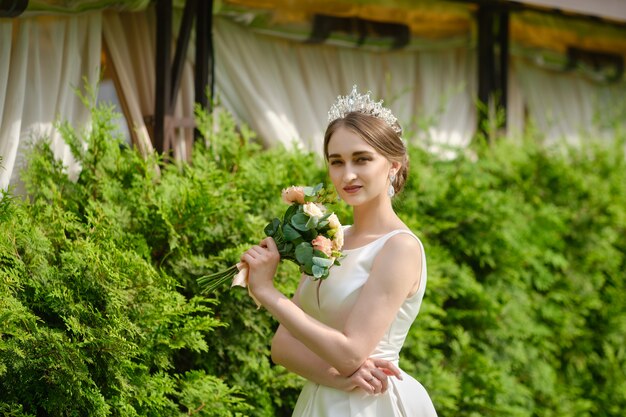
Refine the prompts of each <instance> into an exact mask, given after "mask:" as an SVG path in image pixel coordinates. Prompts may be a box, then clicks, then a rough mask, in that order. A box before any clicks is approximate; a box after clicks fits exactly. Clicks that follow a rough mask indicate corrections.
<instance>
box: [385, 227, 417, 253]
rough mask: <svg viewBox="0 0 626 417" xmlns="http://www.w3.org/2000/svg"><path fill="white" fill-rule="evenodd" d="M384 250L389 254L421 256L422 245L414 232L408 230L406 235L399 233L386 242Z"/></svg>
mask: <svg viewBox="0 0 626 417" xmlns="http://www.w3.org/2000/svg"><path fill="white" fill-rule="evenodd" d="M383 250H385V252H387V253H398V254H402V255H407V254H411V255H413V256H416V255H421V253H422V245H421V244H420V242H419V240H418V239H417V237H416V236H415V235H413V234H412V232H411V231H410V230H408V229H406V233H397V234H395V235H394V236H391V237H390V238H389V239H387V242H385V245H384V246H383Z"/></svg>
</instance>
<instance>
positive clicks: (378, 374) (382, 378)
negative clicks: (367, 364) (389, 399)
mask: <svg viewBox="0 0 626 417" xmlns="http://www.w3.org/2000/svg"><path fill="white" fill-rule="evenodd" d="M372 375H373V376H374V377H375V378H376V380H377V381H379V382H380V385H381V386H380V392H381V393H383V392H385V391H387V388H388V387H389V378H388V377H387V374H385V373H384V372H383V371H381V370H379V369H376V370H373V371H372Z"/></svg>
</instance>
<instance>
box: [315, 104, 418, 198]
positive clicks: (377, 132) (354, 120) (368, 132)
mask: <svg viewBox="0 0 626 417" xmlns="http://www.w3.org/2000/svg"><path fill="white" fill-rule="evenodd" d="M340 127H345V128H346V129H348V130H350V131H352V132H354V133H356V134H357V135H359V136H360V137H361V138H362V139H363V140H364V141H365V142H366V143H367V144H368V145H370V146H371V147H372V148H374V149H376V151H377V152H378V153H380V154H381V155H382V156H384V157H385V158H387V159H388V160H389V161H392V162H399V163H400V164H401V166H400V169H399V170H398V172H397V173H396V178H395V180H394V181H393V182H392V184H391V185H393V188H394V190H395V192H396V194H397V193H399V192H400V191H402V189H403V188H404V184H405V183H406V179H407V177H408V175H409V156H408V155H407V152H406V147H405V146H404V143H403V142H402V139H400V135H399V134H397V133H396V132H395V131H394V129H393V128H392V127H391V126H389V125H388V124H387V123H386V122H385V121H384V120H382V119H379V118H377V117H374V116H371V115H368V114H364V113H360V112H350V113H348V114H346V115H345V117H343V118H340V119H336V120H333V121H332V122H331V123H330V124H329V125H328V127H327V128H326V133H325V134H324V157H325V158H326V160H328V142H330V138H331V137H332V135H333V133H335V132H336V131H337V129H339V128H340Z"/></svg>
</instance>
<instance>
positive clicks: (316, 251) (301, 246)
mask: <svg viewBox="0 0 626 417" xmlns="http://www.w3.org/2000/svg"><path fill="white" fill-rule="evenodd" d="M282 198H283V201H284V202H285V203H287V204H289V208H287V211H286V212H285V214H284V215H283V216H282V220H281V219H279V218H275V219H273V220H272V221H271V222H270V223H269V224H268V225H267V226H265V234H266V235H267V236H271V237H272V238H273V239H274V241H275V242H276V246H277V247H278V252H279V253H280V259H281V261H283V260H288V261H292V262H294V263H295V264H296V265H298V266H299V267H300V271H301V272H302V273H304V274H307V275H309V276H311V277H313V278H314V279H325V278H327V277H328V273H329V270H330V268H331V267H332V266H333V265H339V260H340V259H341V257H342V254H341V247H342V246H343V229H342V227H341V223H339V219H338V218H337V215H335V213H332V212H329V211H328V210H327V209H326V207H325V206H324V203H328V202H330V198H329V193H328V192H327V190H326V189H324V186H323V184H321V183H320V184H318V185H316V186H315V187H297V186H292V187H289V188H286V189H284V190H283V191H282ZM229 281H230V282H232V284H231V286H235V285H238V286H241V287H246V286H247V283H248V266H247V264H246V263H245V262H239V263H237V264H236V265H233V266H231V267H230V268H228V269H226V270H224V271H220V272H216V273H214V274H211V275H206V276H203V277H200V278H198V285H199V286H200V291H201V292H202V293H204V294H206V293H210V292H213V291H215V290H216V289H217V288H219V287H221V286H222V285H224V284H225V283H227V282H229ZM253 298H254V297H253ZM255 302H256V299H255ZM258 304H259V303H258V302H257V305H258Z"/></svg>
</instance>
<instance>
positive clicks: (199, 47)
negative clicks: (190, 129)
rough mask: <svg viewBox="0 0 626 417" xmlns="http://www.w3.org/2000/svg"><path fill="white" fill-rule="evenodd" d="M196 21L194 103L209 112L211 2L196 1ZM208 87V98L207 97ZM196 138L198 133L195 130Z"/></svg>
mask: <svg viewBox="0 0 626 417" xmlns="http://www.w3.org/2000/svg"><path fill="white" fill-rule="evenodd" d="M197 10H198V12H197V14H198V20H197V21H196V25H197V26H196V74H195V87H196V91H195V102H196V103H199V104H200V105H201V106H202V108H204V109H208V110H209V111H210V110H211V102H210V101H209V100H212V99H213V93H214V91H215V90H214V88H215V85H214V78H215V77H214V73H215V72H214V69H215V64H214V60H213V0H207V1H204V0H201V1H198V9H197ZM207 87H208V95H209V96H208V97H207ZM195 136H196V138H198V137H199V136H200V133H199V132H198V131H197V130H196V132H195Z"/></svg>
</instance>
